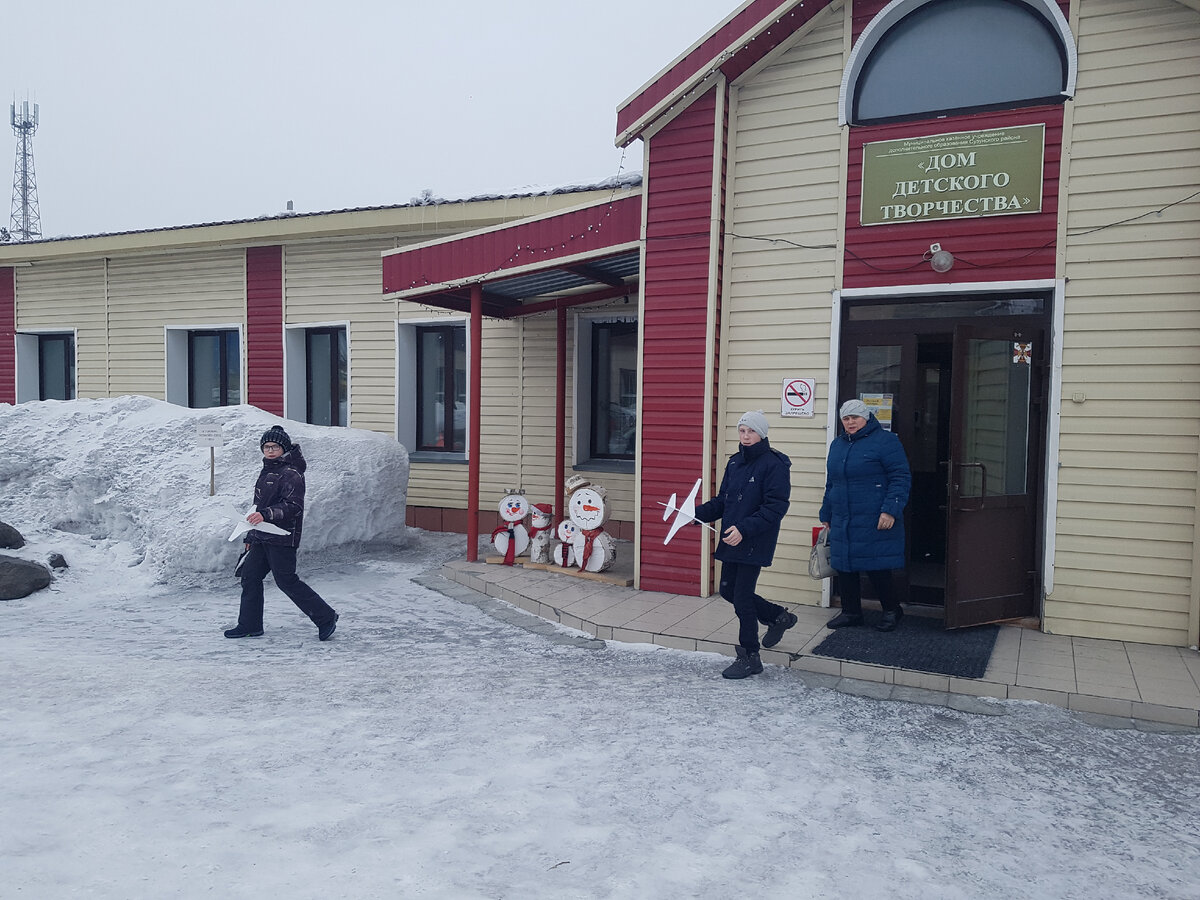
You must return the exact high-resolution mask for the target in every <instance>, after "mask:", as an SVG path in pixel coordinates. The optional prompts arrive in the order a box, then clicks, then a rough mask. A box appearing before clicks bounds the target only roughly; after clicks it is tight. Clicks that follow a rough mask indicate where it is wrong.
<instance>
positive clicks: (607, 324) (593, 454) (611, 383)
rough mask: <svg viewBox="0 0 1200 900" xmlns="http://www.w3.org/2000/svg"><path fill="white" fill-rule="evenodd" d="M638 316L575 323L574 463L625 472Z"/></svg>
mask: <svg viewBox="0 0 1200 900" xmlns="http://www.w3.org/2000/svg"><path fill="white" fill-rule="evenodd" d="M637 389H638V322H637V316H636V315H633V314H630V313H625V312H618V311H615V310H612V311H605V312H601V311H596V312H583V313H580V314H579V315H578V316H577V317H576V319H575V416H574V420H575V464H576V465H588V464H591V463H598V464H600V468H606V469H607V468H612V469H615V470H617V471H626V470H627V469H628V470H630V471H632V469H631V468H630V467H631V465H632V463H633V460H634V458H635V455H636V451H637V400H638V396H637Z"/></svg>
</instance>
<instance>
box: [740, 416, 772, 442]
mask: <svg viewBox="0 0 1200 900" xmlns="http://www.w3.org/2000/svg"><path fill="white" fill-rule="evenodd" d="M738 425H739V426H741V425H745V426H746V427H747V428H750V429H752V430H754V431H757V432H758V436H759V437H760V438H765V437H766V436H767V417H766V416H764V415H763V412H762V410H761V409H756V410H751V411H750V412H746V413H742V417H741V418H740V419H738Z"/></svg>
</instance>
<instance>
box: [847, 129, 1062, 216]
mask: <svg viewBox="0 0 1200 900" xmlns="http://www.w3.org/2000/svg"><path fill="white" fill-rule="evenodd" d="M1045 149H1046V126H1045V125H1020V126H1017V127H1015V128H991V129H988V130H986V131H956V132H953V133H951V134H935V135H930V136H928V137H919V138H904V139H901V140H897V141H874V142H872V143H869V144H863V167H862V206H861V207H860V209H859V222H860V223H861V224H863V225H889V224H894V223H896V222H927V221H932V220H935V219H972V218H977V217H979V216H1011V215H1016V214H1020V213H1035V212H1040V211H1041V209H1042V166H1043V163H1044V159H1045Z"/></svg>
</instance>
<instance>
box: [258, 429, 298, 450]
mask: <svg viewBox="0 0 1200 900" xmlns="http://www.w3.org/2000/svg"><path fill="white" fill-rule="evenodd" d="M263 444H278V445H279V446H280V447H282V448H283V452H284V453H287V452H288V451H289V450H291V449H292V439H291V438H290V437H288V433H287V432H286V431H284V430H283V428H281V427H280V426H279V425H272V426H271V427H270V428H268V429H267V430H266V431H265V432H263V436H262V440H261V441H259V442H258V447H259V449H260V450H261V449H262V446H263Z"/></svg>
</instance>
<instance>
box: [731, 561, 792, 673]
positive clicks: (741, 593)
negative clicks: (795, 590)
mask: <svg viewBox="0 0 1200 900" xmlns="http://www.w3.org/2000/svg"><path fill="white" fill-rule="evenodd" d="M760 572H762V566H748V565H746V564H745V563H731V562H723V563H721V596H722V597H723V598H724V599H726V600H728V601H729V602H730V603H732V604H733V611H734V613H736V614H737V617H738V643H739V644H741V645H742V646H743V647H745V648H746V650H748V651H755V650H757V649H758V625H759V623H760V622H761V623H762V624H763V625H770V624H771V623H772V622H774V621H775V620H776V619H778V618H779V616H780V615H782V614H783V613H785V612H787V610H785V609H784V608H783V607H782V606H779V605H778V604H776V603H772V602H771V601H770V600H764V599H763V598H762V597H760V596H758V594H756V593H754V589H755V588H756V587H758V576H759V573H760Z"/></svg>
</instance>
